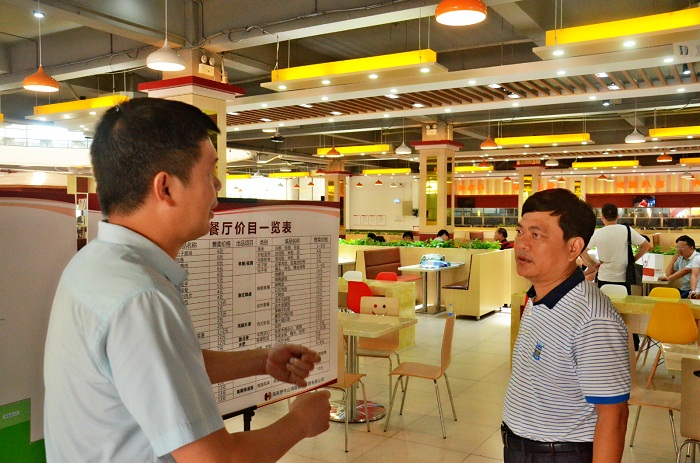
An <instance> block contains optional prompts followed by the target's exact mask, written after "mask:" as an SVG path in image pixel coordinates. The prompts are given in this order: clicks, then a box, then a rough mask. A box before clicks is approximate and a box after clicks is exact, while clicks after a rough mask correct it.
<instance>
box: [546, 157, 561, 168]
mask: <svg viewBox="0 0 700 463" xmlns="http://www.w3.org/2000/svg"><path fill="white" fill-rule="evenodd" d="M544 165H545V166H546V167H557V166H558V165H559V161H557V160H556V159H547V162H545V163H544Z"/></svg>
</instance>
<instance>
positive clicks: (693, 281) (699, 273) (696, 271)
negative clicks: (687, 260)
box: [690, 267, 700, 293]
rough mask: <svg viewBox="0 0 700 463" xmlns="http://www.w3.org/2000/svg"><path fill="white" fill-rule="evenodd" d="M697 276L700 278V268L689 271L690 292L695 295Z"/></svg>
mask: <svg viewBox="0 0 700 463" xmlns="http://www.w3.org/2000/svg"><path fill="white" fill-rule="evenodd" d="M698 276H700V267H693V268H692V270H691V271H690V292H691V293H697V287H698Z"/></svg>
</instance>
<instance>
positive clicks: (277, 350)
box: [202, 344, 321, 387]
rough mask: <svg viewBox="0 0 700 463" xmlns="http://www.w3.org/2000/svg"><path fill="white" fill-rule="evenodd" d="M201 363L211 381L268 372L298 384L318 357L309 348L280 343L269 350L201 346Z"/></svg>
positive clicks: (223, 380)
mask: <svg viewBox="0 0 700 463" xmlns="http://www.w3.org/2000/svg"><path fill="white" fill-rule="evenodd" d="M202 356H203V357H204V366H205V368H206V370H207V375H208V376H209V380H210V381H211V383H212V384H217V383H223V382H225V381H231V380H234V379H239V378H247V377H248V376H254V375H270V376H272V377H273V378H275V379H278V380H280V381H284V382H287V383H291V384H296V385H297V386H300V387H305V386H306V380H305V379H304V378H306V377H307V376H309V373H310V372H311V370H313V368H314V365H315V364H316V363H318V362H320V361H321V357H320V356H319V355H318V354H317V353H316V352H314V351H312V350H311V349H309V348H306V347H303V346H299V345H296V344H280V345H276V346H274V347H271V348H270V349H250V350H244V351H241V352H219V351H214V350H207V349H202Z"/></svg>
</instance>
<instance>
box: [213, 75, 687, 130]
mask: <svg viewBox="0 0 700 463" xmlns="http://www.w3.org/2000/svg"><path fill="white" fill-rule="evenodd" d="M697 64H698V63H697V62H696V63H692V62H691V63H688V67H689V68H690V70H691V75H690V79H691V81H692V82H694V83H696V82H697V81H698V78H697V75H696V74H695V70H696V69H697V67H698V66H697ZM682 77H683V76H682V75H681V74H680V73H679V70H678V67H677V65H673V64H671V65H668V66H664V67H663V68H662V67H653V68H646V69H635V70H624V71H618V72H615V73H614V72H609V73H608V77H599V76H597V75H595V74H587V75H573V76H562V77H556V78H546V79H535V80H526V81H520V82H508V83H503V84H500V85H501V88H491V87H489V86H487V85H478V86H468V87H455V88H449V89H441V90H433V91H420V92H413V93H404V94H400V95H399V98H395V99H394V98H387V97H386V96H373V97H366V98H357V99H354V100H339V101H327V102H318V103H312V106H313V107H312V108H304V107H302V106H299V105H293V106H282V107H276V108H264V109H254V110H249V111H242V112H240V113H239V114H238V115H231V114H227V116H226V124H227V125H228V126H240V127H241V128H245V127H244V126H245V125H247V124H258V123H260V122H263V121H261V118H267V119H271V120H272V122H284V121H288V120H291V121H293V120H304V119H318V118H324V117H332V116H333V115H332V114H331V112H332V111H338V112H341V113H343V115H355V114H356V115H361V114H372V113H377V114H379V113H383V112H387V111H393V110H410V109H412V107H413V104H414V103H420V104H421V105H423V107H426V108H440V107H448V106H457V105H462V106H464V105H470V104H475V103H477V104H478V103H483V102H497V101H501V102H502V101H506V100H507V99H508V94H509V93H515V94H517V95H519V96H520V97H521V98H527V99H533V98H540V97H551V96H563V95H573V94H582V93H589V94H591V95H595V94H599V95H603V96H604V97H605V98H610V97H611V96H613V95H614V93H615V91H614V90H610V89H609V88H608V85H610V84H611V83H615V84H616V85H618V86H619V87H620V88H622V89H641V88H652V87H659V86H663V87H666V86H669V85H671V84H670V82H673V85H679V84H681V83H682ZM642 82H643V83H642Z"/></svg>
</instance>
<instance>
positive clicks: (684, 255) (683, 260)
mask: <svg viewBox="0 0 700 463" xmlns="http://www.w3.org/2000/svg"><path fill="white" fill-rule="evenodd" d="M676 251H678V254H676V255H675V256H673V259H671V262H670V263H669V264H668V266H667V267H666V276H663V277H659V280H661V281H673V280H677V279H679V278H680V280H681V287H680V291H681V297H682V298H686V297H688V295H689V294H690V289H691V286H690V280H691V277H692V275H691V274H692V271H693V265H694V264H696V263H695V260H697V259H696V257H698V256H699V254H698V253H697V252H695V241H694V240H693V239H692V238H691V237H689V236H688V235H681V236H679V237H678V239H676ZM698 264H700V262H698ZM696 265H697V264H696ZM693 289H695V288H693Z"/></svg>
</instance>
